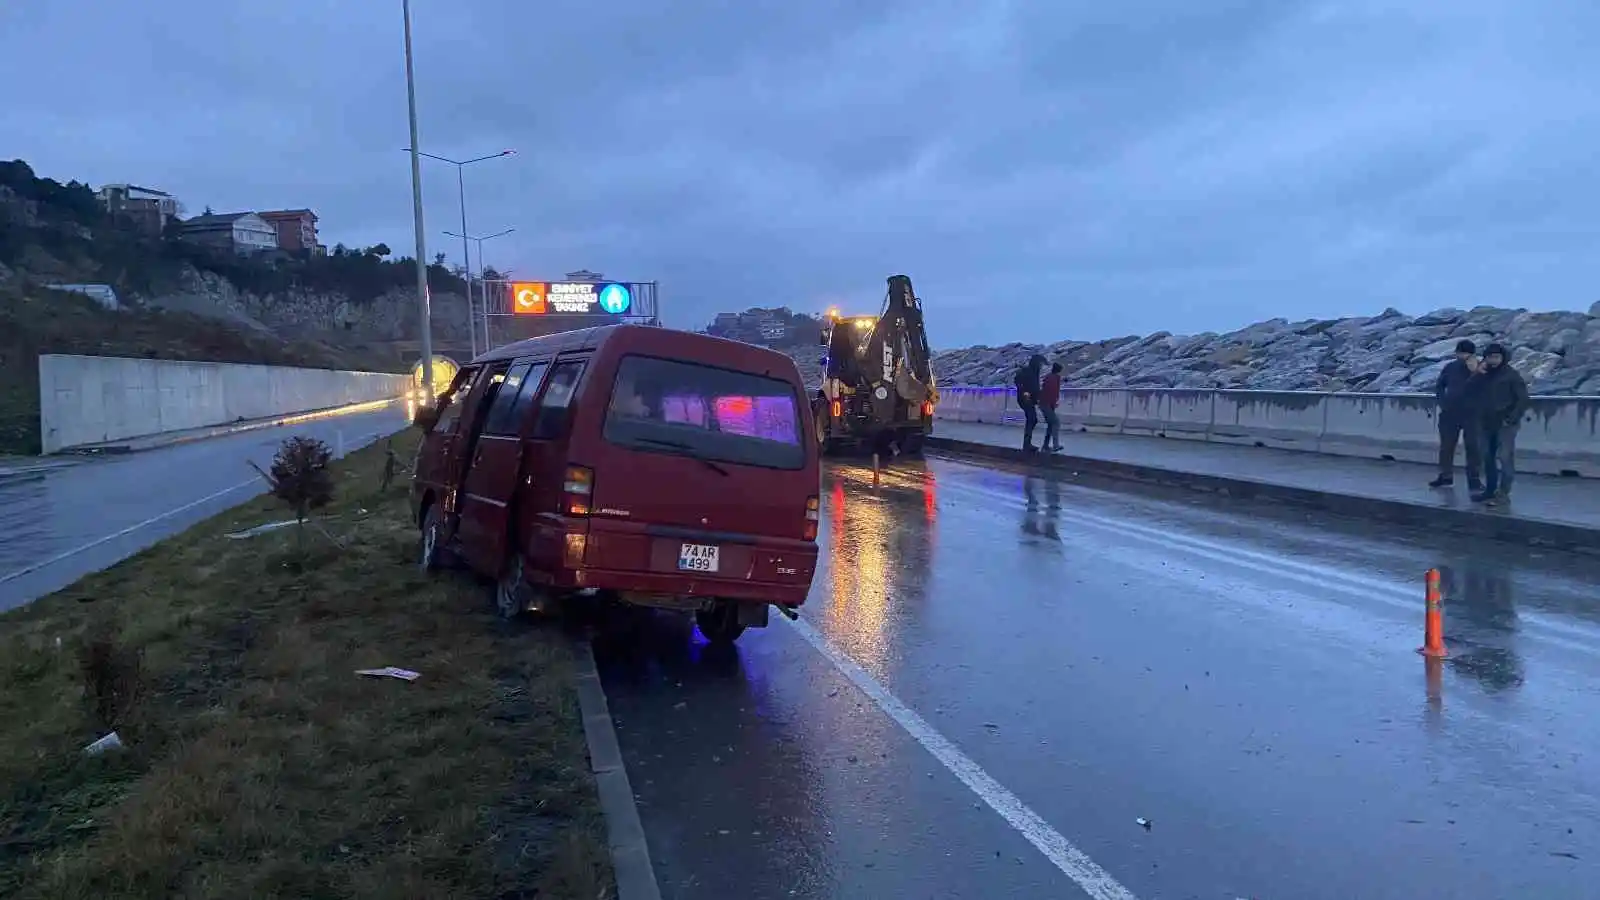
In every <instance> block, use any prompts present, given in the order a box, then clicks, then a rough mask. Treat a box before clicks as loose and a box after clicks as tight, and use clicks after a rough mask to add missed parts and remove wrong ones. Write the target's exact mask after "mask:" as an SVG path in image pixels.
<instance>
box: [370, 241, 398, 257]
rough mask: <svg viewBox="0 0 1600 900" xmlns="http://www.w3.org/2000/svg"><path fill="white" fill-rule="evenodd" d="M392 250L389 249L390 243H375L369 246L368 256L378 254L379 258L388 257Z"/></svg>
mask: <svg viewBox="0 0 1600 900" xmlns="http://www.w3.org/2000/svg"><path fill="white" fill-rule="evenodd" d="M392 252H393V251H391V250H390V249H389V245H388V244H373V245H372V246H371V247H368V248H367V255H368V256H376V257H378V258H379V259H383V258H384V257H387V256H388V255H389V254H390V253H392Z"/></svg>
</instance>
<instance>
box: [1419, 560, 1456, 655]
mask: <svg viewBox="0 0 1600 900" xmlns="http://www.w3.org/2000/svg"><path fill="white" fill-rule="evenodd" d="M1423 583H1424V584H1425V585H1426V591H1427V614H1426V616H1425V617H1424V618H1423V620H1422V646H1421V647H1418V648H1417V652H1418V653H1421V654H1423V655H1424V656H1432V657H1436V658H1439V659H1443V658H1444V657H1446V656H1449V655H1450V651H1448V650H1446V649H1445V648H1444V610H1443V609H1442V608H1441V604H1440V600H1439V570H1438V569H1429V570H1428V574H1427V575H1426V576H1424V578H1423Z"/></svg>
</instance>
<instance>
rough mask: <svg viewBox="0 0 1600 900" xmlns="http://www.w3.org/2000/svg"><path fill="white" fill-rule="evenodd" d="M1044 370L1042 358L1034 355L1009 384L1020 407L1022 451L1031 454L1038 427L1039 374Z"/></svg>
mask: <svg viewBox="0 0 1600 900" xmlns="http://www.w3.org/2000/svg"><path fill="white" fill-rule="evenodd" d="M1043 368H1044V357H1043V356H1040V355H1039V354H1037V353H1035V354H1034V355H1033V356H1031V357H1029V359H1028V364H1027V365H1025V366H1023V367H1022V368H1020V369H1018V370H1017V374H1016V375H1015V376H1013V377H1012V379H1011V383H1012V384H1014V385H1016V388H1017V405H1018V406H1020V407H1022V423H1023V424H1022V451H1023V452H1024V453H1032V452H1033V451H1034V446H1033V430H1034V429H1035V428H1038V427H1039V372H1040V370H1041V369H1043Z"/></svg>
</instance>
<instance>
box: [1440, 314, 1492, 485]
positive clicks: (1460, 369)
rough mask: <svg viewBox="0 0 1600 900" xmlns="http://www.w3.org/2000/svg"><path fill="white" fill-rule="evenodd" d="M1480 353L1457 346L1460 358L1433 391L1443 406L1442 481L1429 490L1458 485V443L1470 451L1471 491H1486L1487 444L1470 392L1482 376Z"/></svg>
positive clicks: (1466, 344)
mask: <svg viewBox="0 0 1600 900" xmlns="http://www.w3.org/2000/svg"><path fill="white" fill-rule="evenodd" d="M1477 352H1478V348H1477V346H1475V345H1474V344H1473V343H1472V342H1471V341H1462V342H1460V343H1458V344H1456V358H1455V359H1453V360H1451V361H1450V363H1449V364H1448V365H1446V366H1445V367H1444V369H1443V370H1442V371H1440V372H1439V381H1438V383H1437V384H1435V385H1434V387H1433V395H1434V397H1435V398H1436V399H1437V400H1438V403H1439V411H1438V416H1439V477H1438V478H1435V479H1434V480H1432V481H1430V482H1428V487H1434V488H1441V487H1449V486H1450V485H1452V484H1455V480H1456V479H1455V468H1456V442H1457V441H1460V442H1461V443H1462V444H1463V445H1465V449H1466V451H1467V488H1468V489H1469V490H1471V491H1472V492H1473V493H1479V492H1481V491H1482V490H1483V454H1482V450H1483V441H1482V437H1481V436H1480V434H1479V431H1478V418H1479V417H1478V416H1477V415H1476V411H1475V410H1473V409H1472V408H1471V407H1472V403H1471V398H1470V397H1469V393H1470V391H1469V389H1468V385H1469V384H1470V383H1471V382H1472V379H1473V377H1474V376H1475V375H1476V374H1477V373H1478V358H1477V356H1476V355H1475V354H1476V353H1477Z"/></svg>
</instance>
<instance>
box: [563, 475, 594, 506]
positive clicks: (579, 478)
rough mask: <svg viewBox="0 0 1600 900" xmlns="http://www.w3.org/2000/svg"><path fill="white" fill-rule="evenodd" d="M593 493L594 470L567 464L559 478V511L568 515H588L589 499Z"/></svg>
mask: <svg viewBox="0 0 1600 900" xmlns="http://www.w3.org/2000/svg"><path fill="white" fill-rule="evenodd" d="M593 495H594V470H593V469H590V468H587V467H585V466H567V471H566V474H565V475H564V476H563V477H562V480H561V512H562V513H563V514H564V515H569V516H587V515H589V500H590V497H592V496H593Z"/></svg>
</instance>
